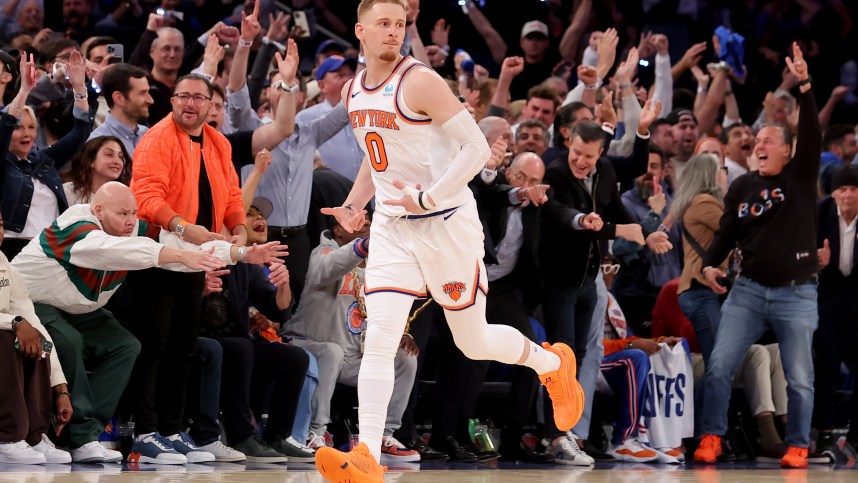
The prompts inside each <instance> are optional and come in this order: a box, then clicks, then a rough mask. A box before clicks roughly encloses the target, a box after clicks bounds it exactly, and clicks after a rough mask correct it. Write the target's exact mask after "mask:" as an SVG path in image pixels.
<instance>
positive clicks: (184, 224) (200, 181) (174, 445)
mask: <svg viewBox="0 0 858 483" xmlns="http://www.w3.org/2000/svg"><path fill="white" fill-rule="evenodd" d="M212 95H213V87H212V85H211V83H209V81H208V80H206V78H205V77H202V76H199V75H196V74H191V75H187V76H184V77H181V78H179V79H178V80H177V81H176V88H175V92H174V93H173V97H172V100H171V103H172V106H173V113H172V114H171V115H169V116H167V117H166V118H164V119H163V120H162V121H161V122H159V123H158V124H156V125H155V126H153V127H152V128H151V129H150V130H149V131H148V132H147V133H146V134H145V135H144V136H143V139H142V140H141V141H140V144H138V145H137V149H136V152H135V154H136V161H135V164H134V174H133V178H132V181H131V188H132V190H133V191H134V194H135V196H136V197H137V200H138V203H139V217H140V218H141V219H143V220H146V221H148V222H150V223H153V224H156V225H158V226H160V227H161V228H162V230H167V231H171V232H173V233H175V235H176V236H178V237H179V238H180V239H182V240H184V241H186V242H190V243H194V244H202V243H204V242H206V241H210V240H223V239H226V236H225V235H224V234H223V233H228V234H229V236H230V238H229V240H230V241H231V242H233V243H234V244H235V245H236V246H238V247H240V248H239V249H238V259H239V261H244V260H245V255H246V254H247V253H248V250H249V248H247V247H245V245H246V240H247V228H246V226H245V212H244V206H243V203H242V198H241V190H240V189H239V187H238V176H237V175H236V172H235V169H234V168H233V164H232V159H231V153H232V148H231V147H230V144H229V141H227V139H226V138H225V137H224V136H223V135H222V134H220V133H219V132H217V131H216V130H215V129H214V128H213V127H211V126H209V125H208V124H207V123H206V120H207V119H208V114H209V109H210V106H211V99H212ZM277 245H279V244H277V243H274V244H271V245H269V246H268V247H269V248H271V247H275V246H277ZM263 246H266V245H263ZM270 254H271V255H272V256H282V255H283V254H284V252H283V251H282V250H281V249H280V248H277V249H273V250H271V253H270ZM204 284H205V277H204V275H203V274H202V273H200V272H195V273H181V272H171V271H166V270H162V269H160V268H152V269H149V270H143V271H139V272H134V273H132V274H130V275H129V276H128V286H129V288H130V294H131V296H132V298H133V301H131V303H130V304H131V307H132V309H133V311H132V312H131V314H130V316H129V325H130V326H131V328H132V331H133V332H134V333H135V335H136V336H137V337H138V339H140V342H141V351H140V357H139V358H138V359H137V363H136V365H135V367H134V372H133V374H132V380H133V382H131V384H129V388H130V389H131V390H132V391H133V393H132V397H129V400H130V401H133V413H134V418H135V422H136V427H135V431H136V436H137V438H136V440H135V444H134V447H133V448H132V451H131V454H130V455H129V462H145V461H149V462H153V463H167V464H181V463H183V462H185V461H187V462H189V463H195V462H205V461H214V455H212V454H211V453H209V452H206V451H201V450H199V449H198V448H197V447H196V445H195V444H194V442H193V440H192V439H191V438H190V437H189V436H188V435H187V434H186V433H184V432H183V431H184V425H183V421H182V411H183V406H184V402H185V391H186V387H187V379H188V373H189V370H190V367H191V363H192V360H193V357H194V352H195V346H196V338H197V334H198V331H199V318H200V300H201V297H202V292H203V287H204ZM161 435H164V436H165V437H162V436H161ZM177 452H178V453H180V454H176V453H177ZM181 455H184V456H185V457H186V458H181V457H180V456H181Z"/></svg>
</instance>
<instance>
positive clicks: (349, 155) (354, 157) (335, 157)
mask: <svg viewBox="0 0 858 483" xmlns="http://www.w3.org/2000/svg"><path fill="white" fill-rule="evenodd" d="M339 104H342V103H339ZM339 104H338V105H339ZM334 109H336V106H332V105H330V104H329V103H328V101H322V102H320V103H319V104H316V105H315V106H312V107H309V108H307V109H304V110H303V111H301V112H299V113H298V115H297V116H295V123H296V124H302V123H303V124H307V123H310V122H312V121H314V120H316V119H319V118H320V117H324V116H325V115H326V114H328V113H330V112H331V111H333V110H334ZM319 153H320V154H321V155H322V161H324V162H325V164H326V165H327V166H328V167H329V168H331V169H332V170H334V171H336V172H337V173H340V174H341V175H343V176H345V177H346V178H348V179H350V180H352V181H354V180H355V178H357V174H358V171H359V170H360V164H361V162H363V157H364V154H363V151H362V150H361V148H360V145H359V144H358V142H357V139H356V138H355V133H354V130H353V129H352V128H351V126H346V127H344V128H343V129H342V130H340V132H338V133H337V134H336V135H334V137H332V138H331V139H330V140H328V142H326V143H324V144H322V145H321V146H319Z"/></svg>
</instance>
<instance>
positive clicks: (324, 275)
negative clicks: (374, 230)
mask: <svg viewBox="0 0 858 483" xmlns="http://www.w3.org/2000/svg"><path fill="white" fill-rule="evenodd" d="M368 246H369V239H368V238H358V239H357V240H354V241H352V242H349V243H346V244H345V245H343V246H339V245H338V244H337V242H336V241H335V240H334V239H333V235H331V231H330V230H325V231H324V232H322V235H321V237H320V242H319V246H317V247H316V248H315V249H314V250H313V252H312V253H311V254H310V266H309V268H308V269H307V279H306V281H305V282H304V291H303V292H302V293H301V303H300V305H298V310H297V312H295V315H293V316H292V319H290V320H289V322H288V323H287V324H286V327H285V328H284V331H285V335H286V336H288V337H295V338H304V339H310V340H313V341H316V342H333V343H335V344H337V345H339V346H340V347H342V348H343V350H344V352H345V354H346V357H347V358H348V357H349V355H350V354H351V355H357V354H360V346H361V332H363V331H364V330H365V329H366V318H364V317H363V316H361V314H360V306H359V305H358V298H357V293H358V290H362V289H363V280H364V269H363V267H358V265H360V264H361V262H363V261H364V260H365V259H366V256H367V254H368ZM355 274H356V275H357V278H358V280H355Z"/></svg>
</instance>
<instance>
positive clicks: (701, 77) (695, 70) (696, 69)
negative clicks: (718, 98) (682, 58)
mask: <svg viewBox="0 0 858 483" xmlns="http://www.w3.org/2000/svg"><path fill="white" fill-rule="evenodd" d="M691 74H692V75H693V76H694V80H696V81H697V86H698V87H703V88H707V87H709V75H708V74H706V73H704V72H703V69H701V68H700V66H698V65H696V64H695V65H693V66H691Z"/></svg>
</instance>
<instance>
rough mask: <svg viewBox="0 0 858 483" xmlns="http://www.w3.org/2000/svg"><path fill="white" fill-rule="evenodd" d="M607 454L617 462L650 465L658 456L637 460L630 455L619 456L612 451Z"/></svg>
mask: <svg viewBox="0 0 858 483" xmlns="http://www.w3.org/2000/svg"><path fill="white" fill-rule="evenodd" d="M608 454H609V455H611V456H613V457H614V458H616V460H617V461H623V462H625V463H650V462H652V461H655V460H657V459H658V455H655V456H651V457H648V458H638V457H635V456H632V455H627V454H619V453H616V452H614V451H608Z"/></svg>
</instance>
